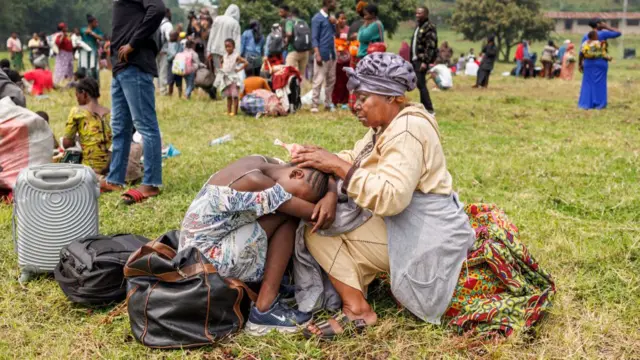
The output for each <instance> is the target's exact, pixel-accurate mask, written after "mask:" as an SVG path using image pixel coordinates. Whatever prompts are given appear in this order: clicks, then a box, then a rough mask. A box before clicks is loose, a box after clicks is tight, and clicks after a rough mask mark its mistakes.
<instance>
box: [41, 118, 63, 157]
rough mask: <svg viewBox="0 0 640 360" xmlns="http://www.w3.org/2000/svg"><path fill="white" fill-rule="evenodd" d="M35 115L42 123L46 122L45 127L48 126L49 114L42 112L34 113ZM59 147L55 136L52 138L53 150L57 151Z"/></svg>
mask: <svg viewBox="0 0 640 360" xmlns="http://www.w3.org/2000/svg"><path fill="white" fill-rule="evenodd" d="M36 115H38V116H40V117H41V118H42V119H43V120H44V121H46V122H47V125H50V124H49V114H47V113H46V112H44V111H36ZM51 132H53V129H51ZM59 147H60V144H59V143H58V139H56V136H55V135H54V136H53V150H57V149H58V148H59Z"/></svg>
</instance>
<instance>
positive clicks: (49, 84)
mask: <svg viewBox="0 0 640 360" xmlns="http://www.w3.org/2000/svg"><path fill="white" fill-rule="evenodd" d="M34 65H35V67H36V68H35V69H34V70H30V71H27V72H26V73H24V77H23V78H24V80H26V81H28V82H30V83H31V85H32V88H31V95H33V96H40V95H43V94H44V93H45V92H48V91H49V90H51V89H53V88H54V86H53V74H52V73H51V71H49V70H47V69H45V67H44V65H43V64H42V63H38V62H36V64H34Z"/></svg>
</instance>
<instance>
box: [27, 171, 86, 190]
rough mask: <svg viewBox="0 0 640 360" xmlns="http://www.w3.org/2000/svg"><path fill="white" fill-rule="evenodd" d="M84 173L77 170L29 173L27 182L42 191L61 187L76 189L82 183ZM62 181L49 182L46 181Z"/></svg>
mask: <svg viewBox="0 0 640 360" xmlns="http://www.w3.org/2000/svg"><path fill="white" fill-rule="evenodd" d="M82 176H83V173H82V172H81V171H78V170H77V169H61V170H57V171H55V170H50V169H46V170H35V171H29V172H28V173H27V181H28V182H29V183H31V184H33V185H35V186H37V187H39V188H41V189H44V190H52V189H57V188H60V187H64V188H65V189H68V188H71V187H74V186H76V185H78V184H79V183H80V182H81V181H82ZM48 178H49V179H62V181H55V182H48V181H46V179H48Z"/></svg>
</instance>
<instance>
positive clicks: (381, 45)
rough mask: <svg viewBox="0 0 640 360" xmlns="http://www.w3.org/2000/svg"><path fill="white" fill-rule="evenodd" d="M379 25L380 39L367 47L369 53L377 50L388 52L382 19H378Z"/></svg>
mask: <svg viewBox="0 0 640 360" xmlns="http://www.w3.org/2000/svg"><path fill="white" fill-rule="evenodd" d="M376 25H378V33H379V34H380V41H379V42H374V43H371V44H369V46H368V47H367V54H373V53H376V52H387V44H385V43H384V32H383V31H382V24H381V23H380V21H376Z"/></svg>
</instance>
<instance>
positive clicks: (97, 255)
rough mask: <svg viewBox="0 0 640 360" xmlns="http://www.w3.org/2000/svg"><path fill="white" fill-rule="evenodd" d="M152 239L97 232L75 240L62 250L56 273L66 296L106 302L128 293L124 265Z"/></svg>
mask: <svg viewBox="0 0 640 360" xmlns="http://www.w3.org/2000/svg"><path fill="white" fill-rule="evenodd" d="M149 241H150V240H149V239H147V238H145V237H142V236H138V235H130V234H120V235H114V236H103V235H95V236H88V237H85V238H82V239H79V240H74V241H73V242H71V243H70V244H69V245H67V246H65V247H64V248H62V250H61V251H60V262H58V265H57V266H56V268H55V270H54V272H53V274H54V277H55V279H56V281H57V282H58V284H59V285H60V288H61V289H62V291H63V292H64V293H65V295H66V296H67V298H69V300H71V301H72V302H74V303H78V304H83V305H95V306H103V305H108V304H110V303H113V302H120V301H122V300H124V299H125V297H126V290H127V289H126V284H125V281H124V265H125V264H126V263H127V259H129V256H131V254H133V253H134V252H135V251H136V250H138V249H140V248H141V247H142V245H144V244H146V243H147V242H149Z"/></svg>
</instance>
